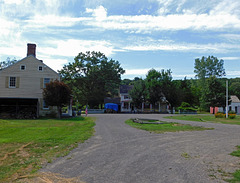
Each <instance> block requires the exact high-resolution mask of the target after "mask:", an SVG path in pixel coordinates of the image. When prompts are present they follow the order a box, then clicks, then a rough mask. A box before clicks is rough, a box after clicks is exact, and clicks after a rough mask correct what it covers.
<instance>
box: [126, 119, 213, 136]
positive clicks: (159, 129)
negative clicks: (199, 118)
mask: <svg viewBox="0 0 240 183" xmlns="http://www.w3.org/2000/svg"><path fill="white" fill-rule="evenodd" d="M125 123H126V124H128V125H130V126H132V127H134V128H138V129H141V130H146V131H149V132H154V133H164V132H178V131H195V130H197V131H201V130H210V129H212V128H204V127H201V126H191V125H183V124H179V123H166V122H164V124H140V123H134V122H133V121H132V120H131V119H129V120H127V121H125Z"/></svg>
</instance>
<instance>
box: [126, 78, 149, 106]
mask: <svg viewBox="0 0 240 183" xmlns="http://www.w3.org/2000/svg"><path fill="white" fill-rule="evenodd" d="M129 94H130V96H131V98H132V103H133V104H134V105H135V106H136V107H137V108H141V104H142V103H143V102H144V101H146V98H147V90H146V83H145V81H144V80H142V79H139V80H137V81H135V82H134V85H133V88H132V89H131V91H130V93H129Z"/></svg>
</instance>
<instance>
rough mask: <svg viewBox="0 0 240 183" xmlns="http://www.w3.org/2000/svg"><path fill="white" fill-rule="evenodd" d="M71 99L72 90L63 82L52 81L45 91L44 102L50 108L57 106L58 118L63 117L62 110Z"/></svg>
mask: <svg viewBox="0 0 240 183" xmlns="http://www.w3.org/2000/svg"><path fill="white" fill-rule="evenodd" d="M70 99H71V90H70V88H69V87H68V86H67V85H66V84H64V83H63V82H61V81H58V80H55V81H51V82H50V83H48V84H46V88H44V89H43V100H44V101H45V102H46V104H47V105H49V106H57V109H58V118H60V117H61V108H62V107H63V106H64V105H67V104H69V102H70Z"/></svg>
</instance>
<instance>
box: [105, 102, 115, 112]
mask: <svg viewBox="0 0 240 183" xmlns="http://www.w3.org/2000/svg"><path fill="white" fill-rule="evenodd" d="M104 108H105V112H106V113H115V112H118V105H117V104H114V103H106V104H105V106H104Z"/></svg>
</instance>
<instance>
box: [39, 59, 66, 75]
mask: <svg viewBox="0 0 240 183" xmlns="http://www.w3.org/2000/svg"><path fill="white" fill-rule="evenodd" d="M68 62H69V61H68V60H67V59H55V58H46V59H44V60H43V63H44V64H46V65H47V66H49V67H50V68H51V69H53V70H54V71H56V72H57V71H58V70H61V69H62V68H63V66H64V65H65V64H67V63H68Z"/></svg>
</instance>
